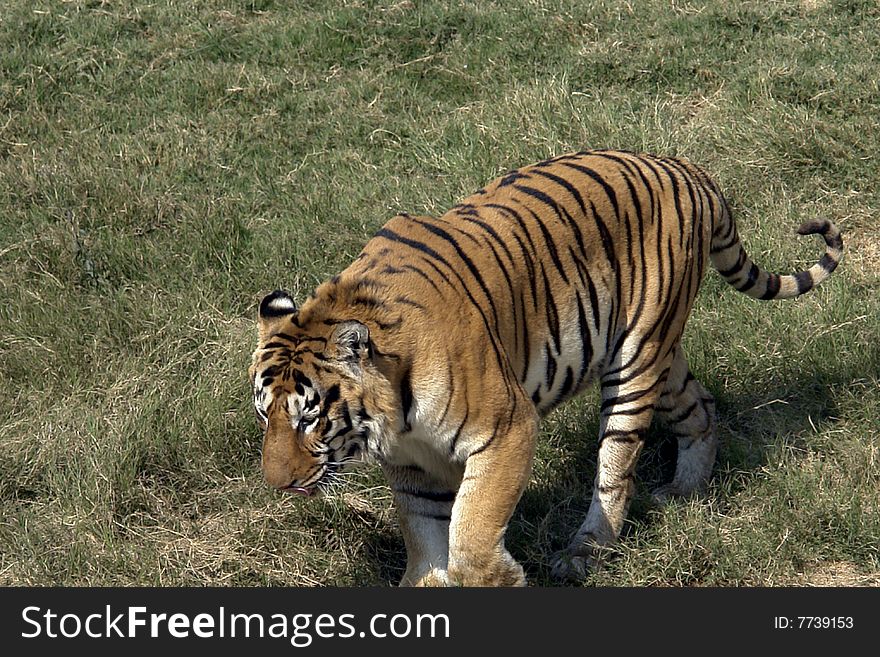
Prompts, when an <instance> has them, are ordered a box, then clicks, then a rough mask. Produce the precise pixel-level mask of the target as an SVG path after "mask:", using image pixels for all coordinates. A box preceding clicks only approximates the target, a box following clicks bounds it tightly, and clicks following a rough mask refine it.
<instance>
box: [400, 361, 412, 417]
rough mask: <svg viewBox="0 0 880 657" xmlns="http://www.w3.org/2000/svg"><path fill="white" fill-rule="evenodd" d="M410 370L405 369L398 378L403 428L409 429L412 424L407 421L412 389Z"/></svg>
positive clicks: (410, 406)
mask: <svg viewBox="0 0 880 657" xmlns="http://www.w3.org/2000/svg"><path fill="white" fill-rule="evenodd" d="M411 373H412V370H410V369H407V370H406V372H404V373H403V376H402V377H401V379H400V404H401V406H402V407H403V430H404V431H410V430H411V429H412V425H411V424H410V422H409V412H410V410H411V408H412V403H413V391H412V385H411V382H410V375H411Z"/></svg>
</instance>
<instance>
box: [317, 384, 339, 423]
mask: <svg viewBox="0 0 880 657" xmlns="http://www.w3.org/2000/svg"><path fill="white" fill-rule="evenodd" d="M338 399H339V384H338V383H334V384H333V385H332V386H330V387H329V388H327V392H325V393H324V399H323V401H324V409H323V410H322V411H321V415H326V414H327V412H328V411H329V410H330V405H331V404H333V402H335V401H337V400H338Z"/></svg>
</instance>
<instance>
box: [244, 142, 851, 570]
mask: <svg viewBox="0 0 880 657" xmlns="http://www.w3.org/2000/svg"><path fill="white" fill-rule="evenodd" d="M798 232H799V233H800V234H802V235H810V234H817V235H819V236H821V237H822V238H823V240H824V242H825V253H824V255H823V256H822V257H821V260H819V261H818V262H816V263H815V264H813V265H811V266H810V267H809V268H808V269H806V270H803V271H799V272H797V273H795V274H790V275H779V274H774V273H769V272H767V271H765V270H763V269H761V268H760V267H759V266H758V265H756V264H755V263H754V262H753V261H752V260H751V258H750V257H749V256H748V255H747V253H746V251H745V249H744V247H743V244H742V242H741V240H740V237H739V235H738V233H737V228H736V225H735V222H734V219H733V217H732V215H731V210H730V206H729V205H728V202H727V201H726V199H725V197H724V196H723V194H722V192H721V191H720V189H719V187H718V186H717V185H716V183H715V182H714V181H713V180H712V179H711V178H710V177H709V176H708V175H707V174H706V173H705V172H704V170H703V169H702V168H700V167H698V166H697V165H695V164H693V163H691V162H690V161H688V160H686V159H684V158H680V157H662V156H658V155H651V154H644V153H642V154H640V153H634V152H630V151H624V150H610V149H605V150H590V151H581V152H576V153H567V154H563V155H559V156H556V157H551V158H549V159H546V160H544V161H542V162H538V163H536V164H532V165H530V166H525V167H523V168H519V169H516V170H514V171H511V172H510V173H507V174H505V175H503V176H501V177H499V178H497V179H496V180H494V181H493V182H491V183H489V184H488V185H486V186H485V187H483V188H482V189H480V190H478V191H477V192H475V193H474V194H472V195H471V196H469V197H467V198H465V199H464V200H463V201H461V202H460V203H458V204H457V205H455V206H454V207H452V208H451V209H450V210H449V211H447V212H446V213H444V214H443V215H442V216H440V217H432V216H420V215H411V214H407V213H400V214H397V215H396V216H394V217H393V218H391V219H390V220H389V221H388V222H387V223H385V224H384V225H383V226H382V227H381V228H380V229H379V230H378V231H377V232H376V233H375V234H374V236H373V237H372V238H371V239H370V240H369V241H368V242H367V243H366V245H365V246H364V247H363V250H362V251H361V252H360V254H359V255H358V256H357V257H356V258H355V260H354V261H353V262H352V263H351V265H350V266H348V267H347V268H346V269H344V270H343V271H342V272H341V273H339V274H338V275H336V276H333V277H332V278H330V279H329V280H327V281H325V282H323V283H321V284H320V285H319V286H318V287H317V288H316V289H315V290H314V291H313V292H312V293H311V294H310V295H309V296H308V298H307V299H306V300H305V301H304V302H303V303H302V304H301V305H297V303H296V302H295V301H294V299H293V297H292V296H291V294H290V293H288V292H286V291H284V290H280V289H279V290H275V291H274V292H272V293H270V294H268V295H266V296H265V297H263V298H262V300H261V302H260V304H259V309H258V312H257V333H258V342H257V348H256V350H255V351H254V353H253V358H252V362H251V364H250V367H249V375H250V381H251V383H252V385H253V404H254V408H255V411H256V416H257V421H258V424H259V425H260V427H261V430H262V433H263V438H262V455H261V465H262V474H263V476H264V479H265V481H266V483H267V484H268V485H269V486H271V487H274V488H275V489H279V490H281V491H286V492H290V493H296V494H301V495H307V496H311V495H315V494H318V493H320V492H321V491H322V490H324V489H325V488H327V487H328V486H329V485H331V484H332V483H333V482H334V481H335V480H336V479H337V478H338V477H339V476H340V475H339V473H340V472H342V471H344V470H346V469H347V467H348V465H349V464H351V463H354V462H359V461H364V460H367V461H372V462H375V463H378V464H379V466H380V467H381V469H382V471H383V473H384V476H385V478H386V479H387V482H388V485H389V486H390V489H391V492H392V499H393V505H394V507H395V510H396V515H397V518H398V521H399V526H400V532H401V534H402V538H403V543H404V547H405V549H406V559H407V560H406V567H405V572H404V574H403V577H402V580H401V582H400V584H401V585H406V586H450V585H453V586H520V585H525V584H526V578H525V573H524V570H523V567H522V565H521V564H520V563H518V562H517V561H516V559H515V558H514V557H513V556H512V555H511V554H510V552H509V551H508V550H507V548H506V546H505V534H506V531H507V527H508V524H509V522H510V520H511V517H512V515H513V513H514V511H515V508H516V506H517V504H518V502H519V500H520V497H521V496H522V494H523V492H524V489H525V488H526V486H527V484H528V482H529V480H530V477H531V471H532V466H533V461H534V459H535V450H536V442H537V436H538V433H539V422H540V420H541V419H542V418H543V417H544V416H546V415H547V414H548V413H549V412H550V411H551V410H553V409H554V408H556V407H557V406H559V405H560V404H561V403H563V402H564V401H566V400H568V399H570V398H571V397H573V396H575V395H577V394H578V393H580V392H582V391H583V390H584V389H585V388H587V387H588V385H590V384H591V383H597V384H598V386H599V388H600V393H601V405H600V407H599V413H600V422H599V447H598V457H597V464H596V472H595V477H594V480H593V485H592V499H591V502H590V505H589V508H588V511H587V514H586V517H585V518H584V520H583V522H582V524H581V525H580V528H579V529H578V530H577V531H576V533H575V534H574V536H573V538H572V539H571V542H570V544H569V545H568V547H567V548H566V549H564V550H562V551H561V552H559V553H558V554H557V555H556V556H555V557H554V558H553V561H552V563H551V564H550V565H551V573H552V576H553V577H556V578H559V579H560V580H562V581H571V580H574V581H583V580H584V578H585V577H586V576H587V574H588V573H589V572H591V570H592V569H594V568H595V567H597V566H598V565H600V564H601V563H602V559H603V556H604V555H606V554H607V552H608V550H609V548H610V547H611V546H613V545H614V544H615V542H616V541H617V540H618V539H619V537H620V533H621V528H622V526H623V523H624V521H625V519H626V516H627V512H628V508H629V505H630V501H631V499H632V497H633V494H634V489H635V469H636V463H637V460H638V458H639V454H640V452H641V451H642V447H643V445H644V443H645V436H646V431H647V430H648V428H649V425H650V424H651V422H652V418H654V417H655V416H656V417H657V418H658V419H659V420H661V421H663V423H664V425H665V426H666V427H667V430H668V431H669V432H670V433H671V434H672V437H674V439H675V441H677V450H678V451H677V461H676V464H675V472H674V475H673V477H672V481H671V482H669V483H667V484H665V485H663V486H661V487H660V488H658V489H657V490H656V491H654V493H653V495H654V498H655V499H657V500H658V501H660V502H663V501H666V500H670V499H673V498H682V497H689V496H693V495H701V494H705V493H706V491H707V486H708V484H709V481H710V477H711V473H712V469H713V464H714V462H715V459H716V452H717V450H718V440H717V438H716V435H715V425H716V420H715V402H714V399H713V397H712V395H711V394H710V393H709V392H708V391H707V390H706V388H704V387H703V385H701V383H700V382H699V381H698V380H697V379H696V378H695V377H694V374H693V373H692V372H691V370H690V368H689V366H688V362H687V359H686V357H685V354H684V352H683V351H682V347H681V339H682V333H683V331H684V328H685V323H686V321H687V318H688V316H689V314H690V311H691V308H692V306H693V304H694V300H695V297H696V295H697V291H698V289H699V287H700V284H701V280H702V278H703V274H704V271H705V270H706V267H707V264H709V263H711V265H712V266H713V267H714V268H715V269H716V270H717V271H718V272H719V273H720V275H721V276H722V278H723V279H724V280H725V281H727V282H728V283H729V284H730V285H732V286H733V287H734V288H735V289H737V290H739V291H740V292H742V293H744V294H746V295H748V296H750V297H752V298H755V299H763V300H771V299H789V298H792V297H797V296H799V295H801V294H804V293H806V292H808V291H809V290H811V289H812V288H814V287H815V286H816V285H818V284H819V283H821V282H822V281H823V280H825V279H826V278H827V277H828V276H829V275H830V274H831V272H832V271H834V269H835V267H837V265H838V263H839V262H840V260H841V257H842V254H843V240H842V237H841V233H840V231H839V230H838V228H837V227H836V226H835V225H834V224H833V223H832V222H830V221H828V220H825V219H812V220H808V221H806V222H804V223H803V224H802V225H801V226H800V228H799V229H798Z"/></svg>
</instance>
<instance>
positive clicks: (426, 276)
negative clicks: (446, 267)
mask: <svg viewBox="0 0 880 657" xmlns="http://www.w3.org/2000/svg"><path fill="white" fill-rule="evenodd" d="M429 264H430V263H429ZM403 268H404V269H408V270H409V271H412V272H415V273H416V274H418V275H419V276H421V277H422V278H424V279H425V280H426V281H428V283H430V284H431V287H433V288H434V289H435V290H436V291H437V292H440V288H439V287H437V284H436V283H435V282H434V281H433V280H432V279H431V277H430V276H428V275H427V274H426V273H425V272H423V271H422V270H421V269H419V268H418V267H415V266H413V265H404V266H403ZM435 269H436V267H435ZM441 276H443V278H444V279H446V282H447V283H449V284H450V285H451V284H452V283H451V282H450V281H449V279H448V278H446V276H445V275H444V274H443V273H442V272H441Z"/></svg>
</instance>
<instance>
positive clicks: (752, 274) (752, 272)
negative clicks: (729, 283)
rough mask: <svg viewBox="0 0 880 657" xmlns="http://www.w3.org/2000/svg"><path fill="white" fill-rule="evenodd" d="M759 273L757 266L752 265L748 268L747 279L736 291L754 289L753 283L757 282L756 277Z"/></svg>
mask: <svg viewBox="0 0 880 657" xmlns="http://www.w3.org/2000/svg"><path fill="white" fill-rule="evenodd" d="M760 273H761V270H760V269H758V265H756V264H755V263H752V266H751V267H749V275H748V278H746V280H745V281H744V282H743V283H742V285H740V286H738V287H737V288H736V289H737V290H739V291H740V292H745V291H747V290H751V289H752V288H753V287H755V283H757V282H758V275H759V274H760Z"/></svg>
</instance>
